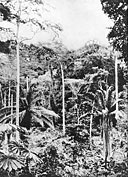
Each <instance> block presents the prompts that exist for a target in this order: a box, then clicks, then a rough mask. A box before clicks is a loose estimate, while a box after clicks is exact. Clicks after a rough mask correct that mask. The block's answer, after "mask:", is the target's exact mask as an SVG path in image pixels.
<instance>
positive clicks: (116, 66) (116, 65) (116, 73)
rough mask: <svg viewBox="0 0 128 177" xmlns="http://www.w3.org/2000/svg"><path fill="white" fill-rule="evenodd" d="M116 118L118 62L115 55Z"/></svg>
mask: <svg viewBox="0 0 128 177" xmlns="http://www.w3.org/2000/svg"><path fill="white" fill-rule="evenodd" d="M115 89H116V119H118V62H117V56H115Z"/></svg>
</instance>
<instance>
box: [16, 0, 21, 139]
mask: <svg viewBox="0 0 128 177" xmlns="http://www.w3.org/2000/svg"><path fill="white" fill-rule="evenodd" d="M18 3H19V4H18V5H19V9H18V16H17V34H16V38H17V47H16V51H17V87H16V88H17V90H16V91H17V92H16V125H17V126H19V97H20V59H19V45H20V40H19V28H20V15H21V0H18ZM16 140H17V141H19V132H18V131H17V132H16Z"/></svg>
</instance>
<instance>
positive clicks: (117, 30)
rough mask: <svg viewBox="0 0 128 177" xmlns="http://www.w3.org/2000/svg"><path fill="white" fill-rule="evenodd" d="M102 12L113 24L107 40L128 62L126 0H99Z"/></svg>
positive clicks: (127, 11)
mask: <svg viewBox="0 0 128 177" xmlns="http://www.w3.org/2000/svg"><path fill="white" fill-rule="evenodd" d="M101 4H102V8H103V11H104V12H105V13H106V14H107V15H108V17H109V18H111V19H112V20H113V22H114V25H113V27H112V28H110V32H109V34H108V39H109V41H110V43H111V44H113V47H114V48H115V49H116V50H119V51H120V52H121V53H122V57H123V58H124V59H125V61H126V62H128V50H127V47H128V31H127V25H128V6H127V0H101Z"/></svg>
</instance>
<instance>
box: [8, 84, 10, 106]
mask: <svg viewBox="0 0 128 177" xmlns="http://www.w3.org/2000/svg"><path fill="white" fill-rule="evenodd" d="M10 94H11V88H10V82H9V88H8V106H10Z"/></svg>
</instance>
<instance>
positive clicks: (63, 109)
mask: <svg viewBox="0 0 128 177" xmlns="http://www.w3.org/2000/svg"><path fill="white" fill-rule="evenodd" d="M60 67H61V76H62V114H63V135H65V84H64V71H63V66H62V64H61V63H60Z"/></svg>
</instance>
